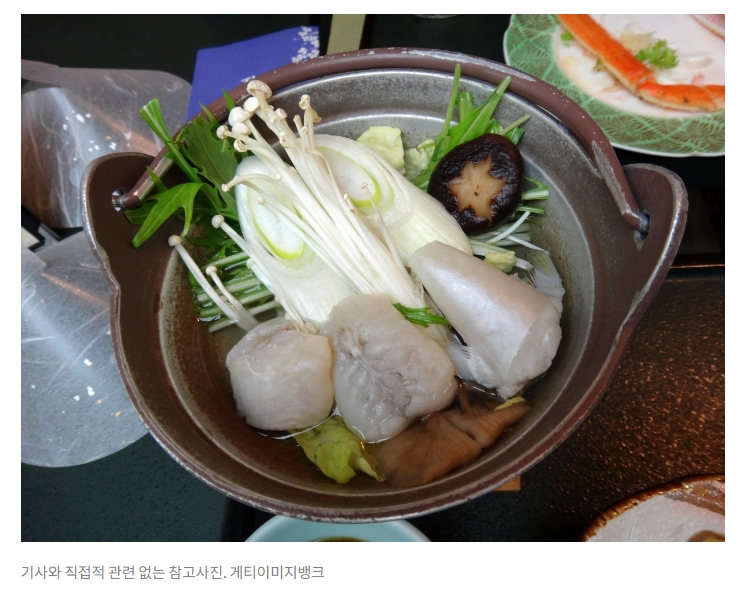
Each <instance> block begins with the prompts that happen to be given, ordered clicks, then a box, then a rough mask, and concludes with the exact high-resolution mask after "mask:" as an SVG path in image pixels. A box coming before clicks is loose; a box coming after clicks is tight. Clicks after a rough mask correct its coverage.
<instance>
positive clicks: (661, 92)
mask: <svg viewBox="0 0 750 593" xmlns="http://www.w3.org/2000/svg"><path fill="white" fill-rule="evenodd" d="M557 18H558V20H559V21H560V24H561V25H562V26H563V28H564V29H566V30H567V31H568V32H569V33H570V34H571V35H573V37H575V38H576V39H577V40H578V42H579V43H580V44H581V45H583V47H585V48H586V49H587V50H588V51H590V52H591V53H592V54H594V55H595V56H596V57H597V58H598V59H599V61H600V62H601V63H602V64H603V65H604V66H605V67H606V68H607V70H609V71H610V72H611V73H612V75H613V76H614V77H615V78H617V80H619V81H620V82H621V83H622V84H623V85H624V86H625V87H626V88H627V89H628V90H630V92H632V93H634V94H635V95H637V96H638V97H640V98H641V99H643V100H644V101H647V102H649V103H653V104H655V105H659V106H660V107H670V108H672V109H681V110H685V111H721V110H723V109H724V85H706V86H697V85H692V84H660V83H659V82H658V81H657V80H656V77H655V76H654V73H653V72H652V71H651V70H650V69H649V68H648V66H646V65H645V64H644V63H642V62H640V61H639V60H637V59H636V57H635V56H634V55H633V54H632V53H630V51H629V50H628V49H627V48H626V47H625V46H624V45H623V44H622V43H620V42H619V41H617V40H616V39H615V38H614V37H612V36H611V35H610V34H609V32H608V31H607V30H606V29H605V28H604V27H602V26H601V25H600V24H599V23H597V22H596V21H595V20H594V19H593V18H591V16H589V15H587V14H558V15H557Z"/></svg>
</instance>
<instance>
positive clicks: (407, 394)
mask: <svg viewBox="0 0 750 593" xmlns="http://www.w3.org/2000/svg"><path fill="white" fill-rule="evenodd" d="M321 332H323V333H325V334H326V335H327V336H328V337H329V338H330V339H331V344H332V346H333V352H334V363H333V382H334V386H335V389H336V406H337V408H338V411H339V413H340V414H341V416H342V418H343V419H344V422H346V425H347V426H348V427H349V430H351V431H352V432H354V433H355V434H356V435H358V436H359V437H360V438H362V439H363V440H364V441H366V442H370V443H373V442H377V441H381V440H383V439H388V438H390V437H392V436H395V435H396V434H398V433H400V432H401V431H403V430H404V429H406V427H407V426H409V424H410V423H411V422H412V420H414V419H415V418H420V417H422V416H424V415H426V414H429V413H430V412H436V411H437V410H442V409H443V408H445V407H446V406H448V405H449V404H450V403H451V402H452V401H453V398H454V396H455V393H456V389H457V383H456V379H455V376H454V375H455V368H454V366H453V363H451V361H450V358H449V357H448V355H447V354H446V352H445V350H443V348H442V347H441V346H440V345H438V344H437V342H435V341H434V340H433V339H432V338H431V337H430V335H429V333H427V332H426V331H425V330H424V329H423V328H421V327H418V326H416V325H414V324H413V323H411V322H409V321H407V320H406V319H405V318H404V316H403V315H402V314H401V313H399V312H398V311H397V310H396V308H395V307H394V306H393V305H392V304H391V302H390V300H389V299H388V298H387V297H385V296H383V295H356V296H352V297H347V298H346V299H344V300H343V301H341V302H340V303H339V304H338V305H336V306H335V307H334V308H333V310H332V311H331V317H330V318H329V320H328V321H327V322H326V323H325V324H324V325H323V326H322V327H321Z"/></svg>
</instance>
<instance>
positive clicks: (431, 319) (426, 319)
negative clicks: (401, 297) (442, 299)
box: [393, 303, 450, 327]
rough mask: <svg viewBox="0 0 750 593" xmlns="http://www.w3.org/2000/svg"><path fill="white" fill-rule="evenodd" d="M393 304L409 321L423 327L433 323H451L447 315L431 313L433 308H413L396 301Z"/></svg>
mask: <svg viewBox="0 0 750 593" xmlns="http://www.w3.org/2000/svg"><path fill="white" fill-rule="evenodd" d="M393 306H394V307H396V309H398V311H399V312H400V313H401V315H403V316H404V317H406V319H407V320H408V321H411V322H412V323H416V324H417V325H421V326H422V327H427V326H428V325H433V324H435V325H448V324H449V323H450V322H449V321H448V320H447V319H446V318H445V317H442V316H441V315H435V314H434V313H431V311H432V309H430V308H429V307H422V308H421V309H412V308H410V307H405V306H404V305H402V304H401V303H394V304H393Z"/></svg>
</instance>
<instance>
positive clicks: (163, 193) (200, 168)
mask: <svg viewBox="0 0 750 593" xmlns="http://www.w3.org/2000/svg"><path fill="white" fill-rule="evenodd" d="M230 98H231V97H230ZM204 111H206V114H205V116H204V117H199V118H196V119H193V120H191V121H189V122H188V123H187V124H186V125H185V127H184V128H182V130H181V131H180V134H179V135H178V136H177V138H176V139H173V138H172V137H171V136H170V134H169V131H168V130H167V127H166V125H165V124H164V119H163V117H162V114H161V108H160V106H159V101H158V100H157V99H153V100H151V101H149V102H148V103H147V104H146V105H145V106H144V107H143V108H142V109H141V110H140V114H141V117H143V119H144V120H145V121H146V123H147V124H148V125H149V127H150V128H151V129H152V130H153V131H154V133H155V134H156V135H157V136H158V137H159V138H160V139H161V141H162V142H164V144H165V146H166V147H167V153H166V156H167V157H168V158H169V159H171V160H172V161H173V162H174V163H175V164H176V165H177V166H178V167H179V168H180V169H181V170H182V172H183V173H184V174H185V175H186V176H187V178H188V182H187V183H184V184H181V185H176V186H174V187H172V188H170V189H168V188H167V187H166V186H165V185H164V182H162V180H161V179H159V178H158V177H157V176H156V175H155V174H154V173H153V171H150V170H149V175H150V177H151V179H152V180H153V182H154V187H155V188H156V191H157V193H154V194H151V195H149V196H148V197H147V198H146V199H145V200H144V201H143V203H142V204H141V206H140V207H139V208H137V209H135V210H130V211H128V212H127V217H128V220H130V222H132V223H133V224H140V225H141V228H140V229H139V230H138V233H137V234H136V236H135V238H134V239H133V245H134V246H135V247H138V246H139V245H142V244H143V242H144V241H146V240H147V239H148V238H149V237H150V236H151V235H153V234H154V232H155V231H156V230H157V229H158V228H159V227H160V226H161V225H162V224H163V223H164V221H166V220H167V219H168V218H169V217H170V216H172V215H173V214H180V215H181V216H182V217H183V218H184V221H185V226H184V230H183V232H182V234H183V235H185V234H186V233H187V231H188V229H189V228H190V224H191V223H199V222H200V221H203V220H206V219H210V218H211V217H212V216H213V215H215V214H221V215H223V216H224V217H225V218H226V219H227V220H230V221H236V220H238V215H237V207H236V204H235V200H234V196H233V195H232V193H231V192H226V191H223V190H222V189H221V185H222V184H223V183H225V182H226V181H227V180H229V179H232V178H233V177H234V172H235V170H236V168H237V163H238V156H237V153H236V152H235V150H234V149H233V147H232V146H231V144H230V143H229V142H228V141H227V140H226V139H223V140H222V139H220V138H217V136H216V128H217V126H218V125H219V124H218V122H217V121H216V118H215V117H214V116H213V114H211V112H209V111H208V110H205V108H204ZM204 226H206V228H207V229H208V228H210V225H204ZM206 237H207V239H204V242H206V241H207V242H208V243H209V244H213V243H216V244H215V245H214V246H215V247H220V244H219V243H218V240H219V239H218V237H219V235H218V234H213V233H210V232H209V233H207V235H206Z"/></svg>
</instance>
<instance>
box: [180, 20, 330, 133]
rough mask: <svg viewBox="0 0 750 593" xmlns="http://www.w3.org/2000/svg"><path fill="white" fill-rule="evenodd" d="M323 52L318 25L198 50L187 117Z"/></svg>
mask: <svg viewBox="0 0 750 593" xmlns="http://www.w3.org/2000/svg"><path fill="white" fill-rule="evenodd" d="M319 54H320V40H319V37H318V28H317V27H295V28H292V29H285V30H284V31H278V32H276V33H270V34H268V35H263V36H262V37H255V38H254V39H248V40H247V41H239V42H237V43H232V44H230V45H224V46H221V47H209V48H206V49H201V50H198V56H197V57H196V59H195V73H194V74H193V88H192V92H191V94H190V102H189V103H188V118H192V117H193V116H194V115H196V114H197V113H198V112H199V111H200V110H201V105H208V104H209V103H211V102H212V101H214V100H216V99H218V98H219V97H220V96H221V94H222V91H225V90H226V91H229V90H231V89H233V88H234V87H236V86H237V85H239V84H241V83H242V82H243V81H249V80H251V79H253V78H255V77H256V76H258V75H260V74H263V73H264V72H268V71H269V70H273V69H274V68H279V67H281V66H286V65H287V64H291V63H296V62H302V61H303V60H307V59H308V58H314V57H316V56H317V55H319Z"/></svg>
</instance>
